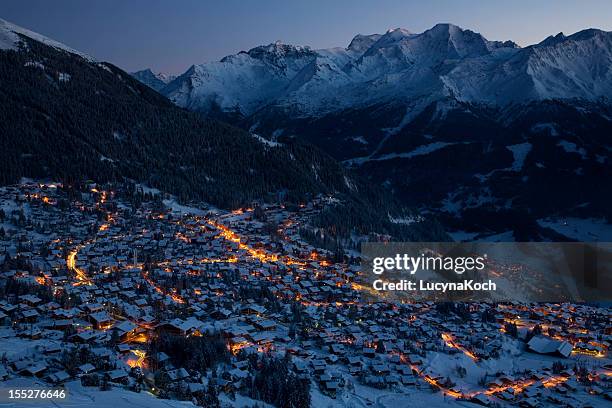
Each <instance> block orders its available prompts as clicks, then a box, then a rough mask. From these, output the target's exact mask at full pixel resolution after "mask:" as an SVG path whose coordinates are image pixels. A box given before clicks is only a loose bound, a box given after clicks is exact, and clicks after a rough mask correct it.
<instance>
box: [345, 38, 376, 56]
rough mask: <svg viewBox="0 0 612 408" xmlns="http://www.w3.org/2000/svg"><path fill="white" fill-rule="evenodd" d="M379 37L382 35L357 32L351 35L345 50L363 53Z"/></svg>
mask: <svg viewBox="0 0 612 408" xmlns="http://www.w3.org/2000/svg"><path fill="white" fill-rule="evenodd" d="M380 37H382V35H381V34H370V35H363V34H357V35H356V36H355V37H353V39H352V40H351V42H350V43H349V45H348V47H347V48H346V49H347V51H353V52H355V53H364V52H365V51H367V49H368V48H370V47H371V46H372V44H374V43H375V42H376V41H378V40H379V39H380Z"/></svg>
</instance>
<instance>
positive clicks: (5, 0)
mask: <svg viewBox="0 0 612 408" xmlns="http://www.w3.org/2000/svg"><path fill="white" fill-rule="evenodd" d="M0 18H4V19H5V20H8V21H11V22H13V23H15V24H18V25H21V26H23V27H26V28H29V29H31V30H33V31H37V32H39V33H41V34H44V35H46V36H48V37H51V38H53V39H56V40H58V41H61V42H63V43H65V44H67V45H69V46H71V47H73V48H75V49H78V50H81V51H83V52H86V53H88V54H90V55H92V56H94V57H96V58H97V59H99V60H104V61H109V62H112V63H114V64H116V65H118V66H120V67H121V68H123V69H125V70H127V71H135V70H138V69H142V68H147V67H150V68H152V69H153V70H154V71H162V72H169V73H182V72H183V71H184V70H185V69H186V68H188V67H189V66H190V65H191V64H194V63H202V62H206V61H211V60H218V59H220V58H222V57H223V56H225V55H228V54H233V53H236V52H238V51H241V50H248V49H250V48H252V47H254V46H257V45H261V44H269V43H271V42H274V41H276V40H281V41H283V42H285V43H290V44H297V45H310V46H312V47H313V48H324V47H334V46H342V47H345V46H347V45H348V43H349V42H350V40H351V39H352V38H353V37H354V36H355V34H358V33H361V34H371V33H383V32H385V31H386V30H387V29H389V28H396V27H402V28H406V29H408V30H410V31H412V32H422V31H423V30H426V29H428V28H431V27H432V26H433V25H435V24H436V23H453V24H457V25H459V26H461V27H463V28H469V29H471V30H473V31H476V32H480V33H481V34H483V35H484V36H485V37H486V38H488V39H490V40H508V39H510V40H513V41H515V42H517V43H518V44H520V45H522V46H525V45H529V44H533V43H536V42H539V41H541V40H543V39H544V38H546V37H547V36H548V35H550V34H556V33H558V32H560V31H562V32H564V33H565V34H571V33H574V32H576V31H579V30H581V29H584V28H591V27H594V28H600V29H603V30H606V31H612V1H610V0H590V1H588V2H586V1H581V0H573V1H570V0H509V1H502V0H375V1H374V0H368V1H361V0H352V1H347V0H308V1H290V0H217V1H210V0H176V1H171V0H166V1H163V0H104V1H103V0H88V1H82V0H53V1H49V0H2V6H1V8H0Z"/></svg>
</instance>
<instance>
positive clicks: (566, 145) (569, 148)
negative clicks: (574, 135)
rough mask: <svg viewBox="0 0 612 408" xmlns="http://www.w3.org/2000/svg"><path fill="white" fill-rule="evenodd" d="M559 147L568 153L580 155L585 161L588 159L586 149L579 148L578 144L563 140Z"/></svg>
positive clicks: (558, 144)
mask: <svg viewBox="0 0 612 408" xmlns="http://www.w3.org/2000/svg"><path fill="white" fill-rule="evenodd" d="M557 146H560V147H561V148H563V150H565V151H566V152H567V153H576V154H579V155H580V157H582V158H583V159H586V150H584V148H582V147H578V146H577V145H576V143H572V142H568V141H567V140H561V141H560V142H559V143H557Z"/></svg>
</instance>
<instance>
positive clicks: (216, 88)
mask: <svg viewBox="0 0 612 408" xmlns="http://www.w3.org/2000/svg"><path fill="white" fill-rule="evenodd" d="M611 67H612V33H609V32H604V31H600V30H593V29H590V30H584V31H581V32H578V33H576V34H573V35H571V36H567V37H566V36H564V35H562V34H560V35H557V36H555V37H549V38H547V39H546V40H544V41H542V42H541V43H539V44H536V45H533V46H529V47H526V48H520V47H518V46H517V45H516V44H514V43H513V42H511V41H506V42H499V41H489V40H487V39H485V38H484V37H483V36H482V35H480V34H478V33H476V32H473V31H470V30H464V29H462V28H460V27H457V26H455V25H452V24H438V25H436V26H434V27H433V28H431V29H429V30H426V31H424V32H422V33H419V34H415V33H412V32H410V31H408V30H404V29H400V28H398V29H394V30H389V31H387V32H386V33H385V34H382V35H381V34H373V35H357V36H356V37H355V38H354V39H353V40H352V41H351V42H350V44H349V45H348V47H346V48H331V49H323V50H312V49H310V48H308V47H296V46H291V45H285V44H281V43H275V44H270V45H268V46H260V47H256V48H253V49H252V50H250V51H248V52H240V53H238V54H236V55H232V56H228V57H225V58H224V59H222V60H221V61H219V62H211V63H205V64H200V65H194V66H192V67H191V68H190V69H189V70H188V71H187V72H185V73H184V74H183V75H181V76H180V77H178V78H177V79H176V80H174V81H173V82H171V83H170V85H169V86H167V87H166V88H165V89H163V91H162V92H163V93H164V94H166V95H167V96H168V97H169V98H170V99H171V100H172V101H174V102H175V103H176V104H178V105H180V106H183V107H187V108H190V109H194V110H200V111H208V110H211V109H220V110H221V111H228V112H234V113H239V114H240V115H242V116H249V115H251V114H253V113H255V112H257V111H260V110H261V109H262V108H266V107H270V106H273V107H276V108H278V107H280V108H282V109H284V110H285V111H289V112H293V114H294V115H297V116H321V115H324V114H328V113H330V112H334V111H338V110H342V109H347V108H361V107H365V106H370V105H373V104H380V103H387V102H390V101H393V102H394V103H397V102H401V103H406V104H407V105H410V106H426V105H427V104H429V103H431V102H433V101H436V100H441V99H447V98H452V99H456V100H458V101H462V102H476V103H484V104H492V105H498V106H503V105H507V104H509V103H513V102H528V101H532V100H544V99H569V98H582V99H587V100H596V99H598V98H600V97H602V96H604V97H605V96H609V95H610V94H611V93H612V68H611Z"/></svg>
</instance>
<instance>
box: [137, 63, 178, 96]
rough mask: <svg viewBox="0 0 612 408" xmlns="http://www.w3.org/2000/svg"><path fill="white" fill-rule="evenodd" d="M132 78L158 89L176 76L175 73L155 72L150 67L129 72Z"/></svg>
mask: <svg viewBox="0 0 612 408" xmlns="http://www.w3.org/2000/svg"><path fill="white" fill-rule="evenodd" d="M130 75H132V76H133V77H134V78H136V79H137V80H139V81H140V82H142V83H143V84H145V85H147V86H149V87H150V88H153V89H155V90H156V91H160V90H161V89H162V88H164V87H165V86H166V85H168V84H169V83H170V82H171V81H173V80H174V79H175V78H176V75H172V74H166V73H162V72H158V73H155V72H153V71H151V69H150V68H147V69H143V70H141V71H137V72H132V73H130Z"/></svg>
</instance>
